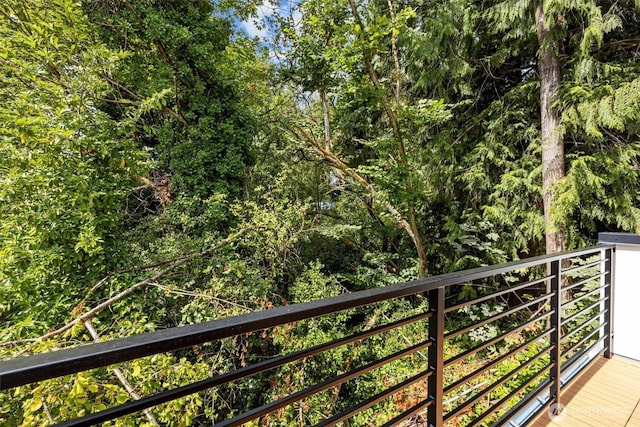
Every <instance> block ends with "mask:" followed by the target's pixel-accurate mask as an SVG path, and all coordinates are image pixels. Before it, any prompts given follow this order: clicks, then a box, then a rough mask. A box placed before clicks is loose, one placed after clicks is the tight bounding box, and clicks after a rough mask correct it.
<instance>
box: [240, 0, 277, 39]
mask: <svg viewBox="0 0 640 427" xmlns="http://www.w3.org/2000/svg"><path fill="white" fill-rule="evenodd" d="M276 9H277V6H275V5H273V4H272V3H271V2H270V1H269V0H264V1H263V2H262V4H261V5H260V6H258V16H257V17H256V18H249V19H248V20H247V21H243V22H242V25H243V26H244V29H245V31H246V32H247V34H249V36H250V37H258V38H259V39H260V40H265V39H266V38H267V36H268V35H269V29H268V28H267V26H266V25H265V18H268V17H270V16H272V15H273V14H275V13H276Z"/></svg>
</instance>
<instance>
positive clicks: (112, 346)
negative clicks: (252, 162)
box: [0, 245, 614, 390]
mask: <svg viewBox="0 0 640 427" xmlns="http://www.w3.org/2000/svg"><path fill="white" fill-rule="evenodd" d="M613 247H614V246H613V245H600V246H595V247H591V248H587V249H578V250H575V251H570V252H564V253H560V254H552V255H543V256H539V257H533V258H527V259H524V260H518V261H512V262H509V263H505V264H500V265H497V266H490V267H480V268H475V269H471V270H464V271H458V272H453V273H448V274H444V275H440V276H433V277H428V278H425V279H420V280H415V281H411V282H407V283H402V284H398V285H391V286H385V287H379V288H373V289H367V290H364V291H359V292H353V293H348V294H343V295H339V296H336V297H332V298H326V299H322V300H317V301H310V302H306V303H302V304H292V305H286V306H282V307H277V308H273V309H270V310H264V311H259V312H254V313H249V314H245V315H240V316H234V317H229V318H225V319H217V320H212V321H208V322H203V323H198V324H193V325H186V326H180V327H176V328H170V329H164V330H160V331H155V332H150V333H146V334H140V335H134V336H131V337H126V338H121V339H117V340H113V341H106V342H99V343H93V344H87V345H83V346H79V347H75V348H70V349H64V350H59V351H54V352H48V353H40V354H36V355H32V356H27V357H20V358H16V359H12V360H8V361H5V362H3V363H2V364H0V390H6V389H10V388H13V387H17V386H20V385H25V384H29V383H33V382H37V381H42V380H46V379H50V378H56V377H59V376H63V375H67V374H72V373H76V372H81V371H86V370H89V369H93V368H98V367H102V366H108V365H112V364H116V363H120V362H125V361H127V360H132V359H137V358H141V357H145V356H150V355H153V354H157V353H164V352H170V351H175V350H179V349H182V348H186V347H190V346H193V345H197V344H202V343H204V342H209V341H214V340H219V339H223V338H229V337H233V336H237V335H241V334H245V333H250V332H255V331H258V330H263V329H267V328H270V327H274V326H278V325H282V324H286V323H291V322H295V321H299V320H304V319H309V318H312V317H317V316H320V315H323V314H329V313H335V312H337V311H341V310H345V309H349V308H355V307H360V306H364V305H368V304H373V303H376V302H380V301H384V300H389V299H394V298H400V297H405V296H410V295H415V294H419V293H424V292H428V291H430V290H432V289H436V288H438V287H444V286H449V285H455V284H460V283H466V282H471V281H474V280H479V279H483V278H486V277H489V276H495V275H498V274H504V273H507V272H510V271H514V270H519V269H524V268H529V267H535V266H538V265H543V264H546V263H549V262H552V261H556V260H563V259H568V258H573V257H578V256H583V255H588V254H591V253H596V252H600V251H602V250H603V249H608V248H613Z"/></svg>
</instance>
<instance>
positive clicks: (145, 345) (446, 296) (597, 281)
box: [0, 245, 613, 426]
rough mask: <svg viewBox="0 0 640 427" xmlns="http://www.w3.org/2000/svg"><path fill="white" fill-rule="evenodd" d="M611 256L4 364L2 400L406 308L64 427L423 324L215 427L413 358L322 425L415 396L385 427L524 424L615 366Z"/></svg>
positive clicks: (555, 260)
mask: <svg viewBox="0 0 640 427" xmlns="http://www.w3.org/2000/svg"><path fill="white" fill-rule="evenodd" d="M612 255H613V246H609V245H601V246H595V247H591V248H587V249H583V250H576V251H572V252H567V253H563V254H558V255H552V256H541V257H536V258H530V259H526V260H521V261H515V262H510V263H507V264H501V265H497V266H492V267H486V268H477V269H473V270H466V271H460V272H455V273H450V274H445V275H441V276H436V277H430V278H427V279H423V280H417V281H413V282H408V283H403V284H399V285H394V286H386V287H379V288H373V289H369V290H365V291H361V292H354V293H347V294H343V295H340V296H337V297H333V298H327V299H323V300H318V301H312V302H308V303H303V304H295V305H287V306H282V307H278V308H274V309H272V310H267V311H262V312H256V313H251V314H247V315H242V316H237V317H231V318H226V319H220V320H214V321H210V322H205V323H200V324H194V325H188V326H183V327H178V328H172V329H166V330H160V331H157V332H152V333H148V334H143V335H136V336H131V337H128V338H123V339H118V340H114V341H109V342H101V343H95V344H89V345H85V346H80V347H76V348H71V349H65V350H59V351H55V352H50V353H44V354H36V355H33V356H28V357H22V358H17V359H13V360H9V361H5V362H2V363H1V364H0V390H6V389H10V388H13V387H18V386H23V385H27V384H31V383H35V382H39V381H43V380H47V379H51V378H55V377H59V376H63V375H68V374H74V373H78V372H81V371H86V370H90V369H94V368H100V367H106V366H109V365H113V364H118V363H121V362H125V361H129V360H133V359H138V358H141V357H145V356H150V355H153V354H158V353H165V352H175V351H178V350H180V349H184V348H188V347H190V346H195V345H199V344H203V343H209V342H215V341H218V340H223V339H226V338H231V337H236V336H242V335H244V334H248V333H252V332H256V331H265V330H267V331H268V330H273V328H277V327H281V326H283V325H287V324H293V323H296V322H303V321H306V320H307V319H311V318H315V317H317V316H325V315H335V313H338V312H344V311H348V310H351V311H352V310H353V309H355V308H359V307H360V308H363V307H367V306H374V305H376V304H379V303H381V302H385V301H388V300H395V299H401V298H404V299H407V304H409V305H410V306H412V307H414V308H415V310H414V311H412V312H410V313H409V314H408V315H406V317H403V318H401V319H400V320H394V321H390V322H388V323H385V324H378V325H368V326H366V327H360V329H359V330H355V331H354V333H353V334H351V335H348V336H344V337H342V338H339V339H337V340H334V341H330V342H325V343H320V344H318V345H315V346H312V347H310V348H306V349H303V350H300V351H296V352H292V353H288V354H279V355H275V356H273V357H270V358H267V359H260V361H258V362H256V363H252V364H249V365H247V366H244V367H240V368H238V369H235V370H231V371H228V372H224V373H220V374H217V375H213V376H211V377H210V378H206V379H203V380H201V381H198V382H195V383H192V384H189V385H186V386H181V387H177V388H173V389H169V390H165V391H162V392H160V393H157V394H153V395H149V396H145V397H143V398H141V399H139V400H132V401H129V402H126V403H124V404H122V405H119V406H115V407H112V408H108V409H106V410H103V411H101V412H97V413H93V414H89V415H86V416H84V417H82V418H78V419H75V420H68V421H64V422H62V423H61V424H59V425H64V426H84V425H94V424H98V423H101V422H105V421H108V420H113V419H115V418H118V417H121V416H124V415H127V414H133V413H136V412H138V411H142V410H144V409H146V408H152V407H154V406H157V405H160V404H162V403H166V402H169V401H172V400H175V399H178V398H181V397H184V396H188V395H191V394H194V393H198V392H203V391H205V390H209V389H212V388H216V387H220V386H223V385H225V384H229V383H232V382H237V381H242V380H243V379H247V378H248V377H251V376H255V375H258V374H260V375H263V374H270V373H273V375H274V377H275V378H277V371H278V369H280V368H282V367H283V366H285V365H288V364H291V363H294V362H295V363H299V364H304V363H308V362H309V360H311V359H313V358H314V357H317V356H318V355H320V354H326V353H327V352H328V351H329V350H332V349H336V348H338V347H342V346H346V345H367V340H368V339H370V338H372V337H376V336H381V337H385V336H389V334H394V333H397V332H398V331H401V330H403V329H402V328H405V327H409V326H414V327H415V326H416V325H418V326H420V327H421V325H424V335H421V334H418V335H417V336H414V337H412V339H413V341H412V340H410V339H407V344H406V346H405V347H404V348H395V349H394V350H393V352H392V353H390V354H386V355H383V356H382V357H379V358H375V359H372V360H369V361H367V362H366V363H364V364H362V366H356V367H349V368H346V369H348V370H345V371H344V372H342V371H341V370H337V369H336V372H335V375H334V376H331V377H328V378H325V379H324V380H321V381H319V382H316V383H313V384H308V385H303V386H301V387H300V389H299V390H297V391H295V392H293V393H292V394H290V395H288V396H284V397H279V398H277V399H275V400H273V401H265V402H263V403H261V404H259V405H258V406H256V407H254V408H252V409H249V410H248V411H246V412H244V413H242V414H238V415H234V416H229V417H228V418H225V419H216V420H208V421H207V422H208V423H215V425H216V426H237V425H241V424H243V423H246V422H248V421H251V420H255V419H260V418H262V417H265V416H269V414H273V413H274V411H277V410H279V409H281V408H285V407H287V406H290V405H294V404H296V402H300V401H301V400H303V399H306V398H308V397H310V396H313V395H316V394H317V393H320V392H322V391H324V390H328V389H332V388H335V387H338V386H340V385H342V384H345V383H347V382H349V381H355V380H358V379H361V377H362V376H363V375H364V374H367V373H375V372H376V371H377V370H379V369H380V368H382V367H385V366H389V365H390V364H392V363H394V362H396V361H399V360H408V359H407V358H411V357H413V358H414V359H410V360H415V359H418V360H417V361H416V362H415V363H413V365H412V366H415V370H414V372H413V373H412V374H410V375H407V377H406V378H398V379H397V381H396V382H395V383H392V384H385V388H384V389H381V390H378V391H377V392H375V394H374V395H372V396H367V398H365V399H363V400H361V401H360V402H358V403H356V404H353V405H352V406H350V407H346V408H344V409H341V410H340V411H339V412H337V413H335V414H327V416H326V417H325V418H324V419H323V420H322V421H320V422H319V423H317V424H316V425H322V426H324V425H335V424H338V423H340V422H342V421H344V420H348V419H350V418H351V417H353V416H354V415H356V414H358V413H361V412H362V411H365V410H367V409H369V408H373V409H374V410H375V408H376V405H378V404H380V403H381V402H385V401H386V402H389V401H391V402H393V401H394V400H393V399H394V397H396V398H397V397H398V396H400V395H402V394H403V393H405V394H406V392H407V390H410V391H411V393H413V394H414V395H416V394H417V397H416V396H413V397H414V399H413V400H412V402H413V403H412V404H411V406H410V407H407V405H406V403H405V404H403V405H400V406H399V407H398V408H397V409H396V410H395V412H393V411H392V413H390V415H389V416H388V419H387V420H386V421H384V424H383V425H385V426H391V425H400V424H402V423H403V422H407V421H409V420H413V421H415V420H417V419H418V418H423V419H426V420H427V421H428V423H429V424H430V425H432V426H442V425H446V424H447V423H450V422H452V421H453V420H454V419H457V420H458V421H459V422H460V423H461V424H463V425H464V424H466V425H469V426H475V425H481V424H485V425H486V424H490V425H506V424H508V423H509V422H510V420H512V419H513V418H514V417H516V416H518V417H520V418H521V419H525V420H526V419H527V418H530V417H532V416H533V415H535V413H536V411H537V412H539V411H541V410H543V409H544V408H547V407H549V405H553V404H557V403H559V396H560V390H561V389H562V388H563V387H564V386H565V385H566V383H567V382H568V381H570V379H571V378H573V377H574V375H575V373H576V372H578V371H579V370H580V369H582V368H583V367H584V366H585V364H586V363H588V362H589V361H590V360H592V359H593V357H594V356H595V355H597V354H600V353H601V352H604V355H605V356H606V357H610V348H611V318H612V311H611V292H612V286H613V283H612V274H611V262H612ZM425 300H426V301H425ZM427 301H428V305H427V304H426V302H427ZM421 307H427V308H424V309H421ZM396 314H397V313H396ZM360 323H361V324H363V323H364V322H360ZM425 351H426V355H425V354H424V352H425ZM418 355H421V357H422V359H420V357H417V356H418ZM257 360H258V359H257ZM421 360H422V361H423V362H421ZM514 362H515V363H514ZM507 367H508V368H507ZM497 368H500V369H497ZM514 401H517V402H516V403H514ZM536 402H537V405H534V403H536ZM540 402H542V405H541V403H540ZM387 408H388V406H387ZM271 416H273V415H271ZM263 419H264V418H263ZM351 425H353V424H351Z"/></svg>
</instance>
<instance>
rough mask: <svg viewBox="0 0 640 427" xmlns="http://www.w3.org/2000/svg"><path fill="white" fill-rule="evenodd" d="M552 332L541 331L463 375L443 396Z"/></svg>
mask: <svg viewBox="0 0 640 427" xmlns="http://www.w3.org/2000/svg"><path fill="white" fill-rule="evenodd" d="M553 331H554V329H549V330H546V331H542V333H540V334H538V335H536V336H535V337H533V338H530V339H529V340H527V341H525V342H524V343H523V344H520V345H519V346H518V347H516V348H515V349H513V350H512V351H510V352H509V353H506V354H503V355H502V356H500V357H498V358H497V359H495V360H492V361H491V362H490V363H488V364H486V365H483V366H482V367H480V368H478V369H476V370H475V371H473V372H471V373H470V374H467V375H465V376H464V377H462V378H460V379H459V380H457V381H455V382H454V383H451V384H449V385H448V386H446V387H445V388H444V393H443V394H448V393H449V392H451V390H455V389H457V388H458V387H460V386H461V385H462V384H464V383H466V382H468V381H471V380H472V379H474V378H476V377H477V376H479V375H481V374H482V373H483V372H486V371H487V370H489V369H491V368H493V367H494V366H496V365H498V364H500V363H502V362H504V361H505V360H507V359H509V358H510V357H512V356H513V355H515V354H518V353H519V352H521V351H522V350H524V349H525V348H527V347H528V346H529V345H531V344H533V343H534V342H536V341H539V340H540V339H541V338H543V337H545V336H547V335H549V334H550V333H552V332H553ZM549 348H551V347H547V350H549Z"/></svg>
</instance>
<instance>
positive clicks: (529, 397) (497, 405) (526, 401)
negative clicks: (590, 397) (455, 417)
mask: <svg viewBox="0 0 640 427" xmlns="http://www.w3.org/2000/svg"><path fill="white" fill-rule="evenodd" d="M548 373H549V371H548V370H547V369H542V370H541V371H540V372H538V373H537V374H536V375H534V376H533V377H531V379H530V380H529V381H527V382H526V383H524V384H520V385H519V386H518V387H516V389H515V390H513V391H511V392H510V393H509V395H508V396H505V397H503V398H502V399H500V401H498V402H497V403H495V404H494V405H492V406H491V407H490V408H489V409H487V410H486V411H485V412H484V413H483V414H482V416H481V417H479V418H476V419H475V420H473V421H472V422H471V423H470V424H468V425H467V427H472V426H476V425H478V424H480V423H481V422H482V421H484V420H485V418H487V417H488V416H489V415H491V414H493V413H494V412H496V411H497V410H499V409H500V408H501V407H502V406H503V405H504V404H505V403H507V402H508V401H509V400H510V399H513V396H514V395H515V394H517V393H520V392H522V391H523V390H524V389H525V388H527V387H528V386H530V385H531V383H533V382H534V381H536V380H538V379H539V378H540V377H541V376H543V375H544V374H548ZM550 383H551V381H550V380H549V379H546V380H545V381H543V382H542V383H540V384H539V385H538V386H537V387H536V388H534V389H533V390H532V391H531V392H529V393H528V394H527V395H526V396H525V397H524V398H523V399H522V400H521V401H520V402H518V405H517V406H515V407H513V408H511V409H510V410H509V411H508V412H507V414H510V415H508V416H507V415H506V414H505V415H503V416H502V417H501V418H500V419H499V420H498V421H496V423H494V424H493V425H494V426H496V425H503V424H504V423H505V421H508V420H509V419H511V417H512V416H513V415H515V414H516V413H517V412H518V411H520V410H521V409H522V408H524V407H526V406H527V405H528V404H529V402H531V401H532V400H533V399H535V398H536V397H538V395H539V394H540V392H541V391H542V390H543V389H545V388H547V387H549V384H550Z"/></svg>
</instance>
